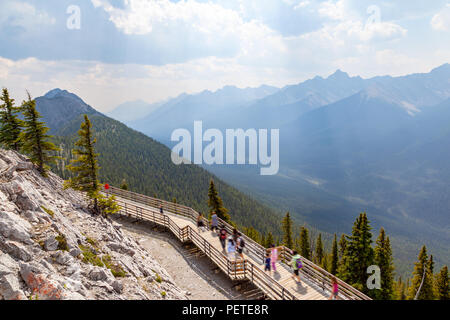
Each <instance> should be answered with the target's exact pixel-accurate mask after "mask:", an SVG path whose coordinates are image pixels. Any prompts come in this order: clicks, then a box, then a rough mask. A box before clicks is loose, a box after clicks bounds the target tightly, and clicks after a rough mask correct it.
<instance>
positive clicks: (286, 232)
mask: <svg viewBox="0 0 450 320" xmlns="http://www.w3.org/2000/svg"><path fill="white" fill-rule="evenodd" d="M281 226H282V231H283V245H285V246H286V247H288V248H289V249H292V248H293V247H294V239H293V236H292V219H291V215H290V213H289V212H287V213H286V215H285V217H284V218H283V220H282V221H281Z"/></svg>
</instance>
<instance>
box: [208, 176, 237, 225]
mask: <svg viewBox="0 0 450 320" xmlns="http://www.w3.org/2000/svg"><path fill="white" fill-rule="evenodd" d="M208 206H209V208H210V214H211V213H212V212H213V211H215V212H216V214H217V216H218V217H219V218H220V219H222V220H224V221H226V222H231V217H230V215H229V214H228V213H227V212H228V210H227V209H226V208H225V207H224V206H223V202H222V199H221V198H220V197H219V194H218V192H217V190H216V186H215V185H214V181H213V180H212V179H211V181H210V182H209V190H208Z"/></svg>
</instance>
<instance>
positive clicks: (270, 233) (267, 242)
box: [265, 231, 275, 248]
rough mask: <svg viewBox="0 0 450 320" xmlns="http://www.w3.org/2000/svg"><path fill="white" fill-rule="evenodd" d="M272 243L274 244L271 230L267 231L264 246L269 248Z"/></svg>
mask: <svg viewBox="0 0 450 320" xmlns="http://www.w3.org/2000/svg"><path fill="white" fill-rule="evenodd" d="M272 244H275V242H274V240H273V235H272V232H270V231H269V233H268V234H267V238H266V245H265V247H266V248H270V247H271V246H272Z"/></svg>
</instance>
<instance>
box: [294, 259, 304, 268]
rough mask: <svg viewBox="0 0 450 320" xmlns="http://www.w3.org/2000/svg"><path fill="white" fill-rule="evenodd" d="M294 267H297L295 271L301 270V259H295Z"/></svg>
mask: <svg viewBox="0 0 450 320" xmlns="http://www.w3.org/2000/svg"><path fill="white" fill-rule="evenodd" d="M295 265H296V266H297V269H301V268H303V264H302V259H300V258H297V259H296V260H295Z"/></svg>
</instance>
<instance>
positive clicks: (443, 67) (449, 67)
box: [431, 63, 450, 73]
mask: <svg viewBox="0 0 450 320" xmlns="http://www.w3.org/2000/svg"><path fill="white" fill-rule="evenodd" d="M444 72H445V73H450V64H449V63H444V64H443V65H441V66H439V67H436V68H434V69H433V70H431V73H444Z"/></svg>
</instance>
